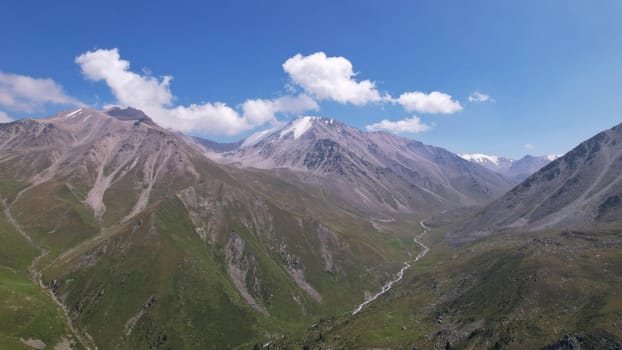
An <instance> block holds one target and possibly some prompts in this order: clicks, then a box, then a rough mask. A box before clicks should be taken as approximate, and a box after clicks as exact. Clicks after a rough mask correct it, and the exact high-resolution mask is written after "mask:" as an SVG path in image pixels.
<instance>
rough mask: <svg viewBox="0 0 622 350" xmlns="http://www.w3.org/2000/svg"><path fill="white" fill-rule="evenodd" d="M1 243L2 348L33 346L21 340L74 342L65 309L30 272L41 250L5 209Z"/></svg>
mask: <svg viewBox="0 0 622 350" xmlns="http://www.w3.org/2000/svg"><path fill="white" fill-rule="evenodd" d="M0 242H1V244H0V349H30V347H29V346H27V345H26V344H24V343H23V342H22V341H21V340H24V341H27V340H29V339H30V340H40V341H41V342H43V343H45V344H46V345H47V346H55V345H57V344H58V343H61V342H63V341H64V340H67V341H68V342H71V343H73V342H74V341H73V340H72V339H73V337H72V336H71V331H70V329H69V327H68V326H67V324H66V322H65V318H64V316H63V314H62V311H61V310H60V308H59V307H58V305H56V303H55V302H54V301H53V300H52V298H51V297H50V295H48V294H47V293H46V292H45V291H43V290H42V289H41V288H40V287H39V286H38V285H36V284H35V283H34V282H33V280H32V276H31V275H30V272H29V265H30V264H31V262H32V260H33V259H34V258H35V257H36V256H37V255H39V252H38V251H37V249H35V248H34V247H33V246H32V245H31V244H30V243H29V242H28V241H27V240H26V239H25V238H24V237H22V236H21V235H20V234H19V233H18V232H17V231H16V230H15V228H14V227H13V226H12V225H11V224H10V223H9V222H8V221H7V219H6V217H5V215H4V212H2V213H1V215H0ZM74 348H79V346H78V344H74Z"/></svg>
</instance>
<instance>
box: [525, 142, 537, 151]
mask: <svg viewBox="0 0 622 350" xmlns="http://www.w3.org/2000/svg"><path fill="white" fill-rule="evenodd" d="M523 147H525V149H527V150H530V151H531V150H534V149H535V148H536V146H534V145H532V144H531V143H526V144H525V145H524V146H523Z"/></svg>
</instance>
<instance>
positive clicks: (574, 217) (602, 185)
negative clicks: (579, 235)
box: [460, 124, 622, 238]
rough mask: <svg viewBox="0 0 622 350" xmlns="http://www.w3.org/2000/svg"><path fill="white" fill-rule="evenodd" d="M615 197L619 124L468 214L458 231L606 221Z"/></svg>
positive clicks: (619, 177) (620, 186)
mask: <svg viewBox="0 0 622 350" xmlns="http://www.w3.org/2000/svg"><path fill="white" fill-rule="evenodd" d="M621 203H622V124H620V125H617V126H615V127H613V128H611V129H609V130H605V131H603V132H601V133H599V134H597V135H596V136H594V137H592V138H590V139H588V140H586V141H585V142H582V143H581V144H579V145H578V146H577V147H575V148H574V149H573V150H571V151H570V152H568V153H566V154H565V155H564V156H562V157H559V158H557V159H556V160H554V161H553V162H551V163H549V164H548V165H546V166H544V167H543V168H542V169H540V170H539V171H537V172H536V173H535V174H533V175H531V176H530V177H528V178H527V179H526V180H525V181H523V182H522V183H520V184H519V185H518V186H516V187H515V188H514V189H512V190H511V191H510V192H508V193H506V194H505V195H503V196H502V197H501V198H499V199H497V200H495V201H494V202H492V203H491V204H489V205H488V206H486V208H485V209H483V210H482V211H481V212H480V213H478V214H477V215H476V216H475V217H473V218H471V219H469V221H468V223H467V224H466V225H465V226H464V227H463V228H462V229H461V230H460V234H464V235H466V236H467V237H481V236H485V235H489V234H492V233H498V232H501V231H503V230H512V229H520V230H530V231H539V230H546V229H551V228H554V229H562V228H591V229H594V228H595V227H603V226H604V227H606V226H607V225H608V223H616V222H619V221H620V219H621V218H622V205H620V204H621ZM463 238H464V236H463Z"/></svg>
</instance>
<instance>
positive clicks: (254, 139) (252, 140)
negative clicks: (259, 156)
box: [240, 127, 279, 148]
mask: <svg viewBox="0 0 622 350" xmlns="http://www.w3.org/2000/svg"><path fill="white" fill-rule="evenodd" d="M278 129H279V127H276V128H270V129H266V130H261V131H257V132H256V133H253V134H251V135H249V136H248V137H247V138H245V139H244V141H242V144H241V145H240V148H243V147H249V146H253V145H255V144H257V143H258V142H259V141H261V140H263V139H265V138H266V137H267V136H268V135H270V134H272V133H273V132H275V131H277V130H278Z"/></svg>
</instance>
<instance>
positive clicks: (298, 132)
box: [279, 116, 319, 139]
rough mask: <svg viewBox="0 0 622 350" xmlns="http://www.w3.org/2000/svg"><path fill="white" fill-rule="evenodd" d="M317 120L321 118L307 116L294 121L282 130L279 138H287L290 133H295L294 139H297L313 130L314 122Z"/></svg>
mask: <svg viewBox="0 0 622 350" xmlns="http://www.w3.org/2000/svg"><path fill="white" fill-rule="evenodd" d="M317 119H319V117H311V116H307V117H302V118H298V119H296V120H294V121H292V122H291V123H290V124H289V125H288V126H287V127H286V128H284V129H283V130H281V133H280V135H279V137H285V136H286V135H288V134H289V133H292V132H293V133H294V139H297V138H299V137H300V136H302V135H304V133H305V132H307V131H309V129H311V126H313V122H314V121H315V120H317Z"/></svg>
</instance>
